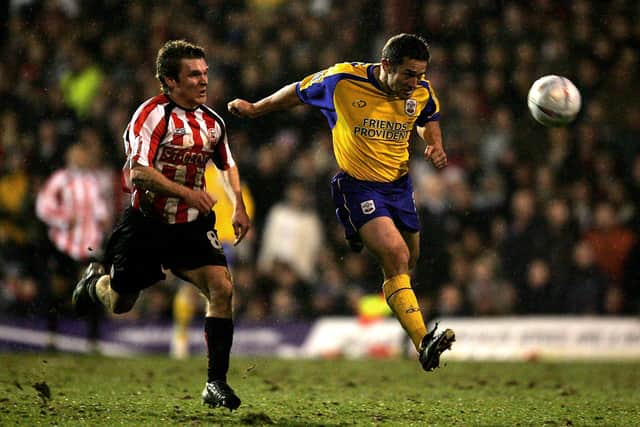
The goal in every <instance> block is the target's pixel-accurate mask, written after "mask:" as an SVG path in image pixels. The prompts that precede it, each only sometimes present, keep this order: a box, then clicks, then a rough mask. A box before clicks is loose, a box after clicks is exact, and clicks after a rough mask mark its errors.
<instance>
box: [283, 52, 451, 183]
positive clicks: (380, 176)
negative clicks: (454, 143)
mask: <svg viewBox="0 0 640 427" xmlns="http://www.w3.org/2000/svg"><path fill="white" fill-rule="evenodd" d="M376 66H380V64H365V63H358V62H355V63H348V62H345V63H340V64H336V65H334V66H333V67H331V68H328V69H326V70H324V71H320V72H318V73H316V74H313V75H310V76H307V77H306V78H304V79H303V80H302V81H300V82H299V83H298V85H297V86H296V90H297V93H298V97H299V98H300V100H301V101H302V102H304V103H305V104H308V105H311V106H313V107H317V108H319V109H320V110H321V111H322V113H323V114H324V115H325V117H326V118H327V120H328V121H329V126H330V127H331V132H332V136H333V150H334V153H335V157H336V161H337V163H338V167H339V168H340V169H342V170H343V171H345V172H346V173H347V174H349V175H351V176H352V177H354V178H356V179H360V180H364V181H376V182H392V181H395V180H396V179H398V178H400V177H402V176H404V175H406V174H407V172H408V169H409V137H410V135H411V131H412V129H413V127H414V126H416V125H417V126H424V124H425V123H426V122H428V121H434V120H438V119H439V118H440V103H439V102H438V99H437V97H436V95H435V92H434V90H433V88H432V87H431V84H430V83H429V81H428V80H420V81H419V83H418V86H417V87H416V90H415V91H414V92H413V95H412V96H411V98H410V99H399V98H391V97H389V95H388V94H386V93H385V92H384V91H383V90H382V88H381V87H380V85H379V84H378V81H377V80H376V78H375V77H374V75H373V70H374V68H375V67H376Z"/></svg>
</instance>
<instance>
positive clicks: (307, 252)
mask: <svg viewBox="0 0 640 427" xmlns="http://www.w3.org/2000/svg"><path fill="white" fill-rule="evenodd" d="M284 192H285V197H284V200H283V201H281V202H278V203H276V204H274V205H273V206H272V207H271V209H270V210H269V213H268V214H267V218H266V221H265V224H264V229H263V235H262V239H261V246H260V252H259V253H258V268H259V270H260V271H261V272H265V273H267V274H268V273H269V272H271V271H272V269H273V266H274V265H275V264H276V263H286V264H287V265H289V266H290V267H291V268H292V269H293V270H294V271H295V273H296V274H297V275H299V276H300V277H301V278H302V279H304V280H306V281H312V280H316V279H317V274H318V272H317V262H318V257H319V255H320V250H321V249H322V246H323V236H324V230H323V228H322V222H321V221H320V218H319V216H318V214H317V212H316V211H315V210H314V209H313V208H314V203H313V196H312V195H311V194H310V191H309V189H308V188H307V187H306V186H305V185H304V183H303V182H302V181H300V180H297V179H294V180H292V181H290V182H289V183H288V184H287V186H286V189H285V190H284Z"/></svg>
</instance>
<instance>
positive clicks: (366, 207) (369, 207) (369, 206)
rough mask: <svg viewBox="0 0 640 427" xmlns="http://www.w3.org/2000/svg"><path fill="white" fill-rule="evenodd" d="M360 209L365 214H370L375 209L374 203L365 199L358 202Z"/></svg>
mask: <svg viewBox="0 0 640 427" xmlns="http://www.w3.org/2000/svg"><path fill="white" fill-rule="evenodd" d="M360 209H362V213H363V214H365V215H370V214H372V213H373V212H375V210H376V205H375V203H373V200H365V201H364V202H362V203H360Z"/></svg>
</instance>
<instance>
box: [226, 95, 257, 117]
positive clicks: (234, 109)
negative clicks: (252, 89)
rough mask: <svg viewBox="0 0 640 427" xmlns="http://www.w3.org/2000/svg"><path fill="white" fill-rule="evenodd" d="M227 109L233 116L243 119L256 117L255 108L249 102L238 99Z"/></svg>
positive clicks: (228, 105) (229, 104) (230, 103)
mask: <svg viewBox="0 0 640 427" xmlns="http://www.w3.org/2000/svg"><path fill="white" fill-rule="evenodd" d="M227 109H228V110H229V112H230V113H231V114H233V115H234V116H238V117H243V118H253V117H255V111H254V110H255V107H254V106H253V104H252V103H250V102H249V101H245V100H244V99H239V98H236V99H234V100H233V101H230V102H229V103H228V104H227Z"/></svg>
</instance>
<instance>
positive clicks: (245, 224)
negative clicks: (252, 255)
mask: <svg viewBox="0 0 640 427" xmlns="http://www.w3.org/2000/svg"><path fill="white" fill-rule="evenodd" d="M231 225H233V233H234V234H235V235H236V239H235V240H234V241H233V246H236V245H237V244H238V243H240V242H241V241H242V239H244V236H246V235H247V231H249V229H250V228H251V220H250V219H249V215H247V211H246V210H245V209H236V210H235V212H234V213H233V216H232V217H231Z"/></svg>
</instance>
